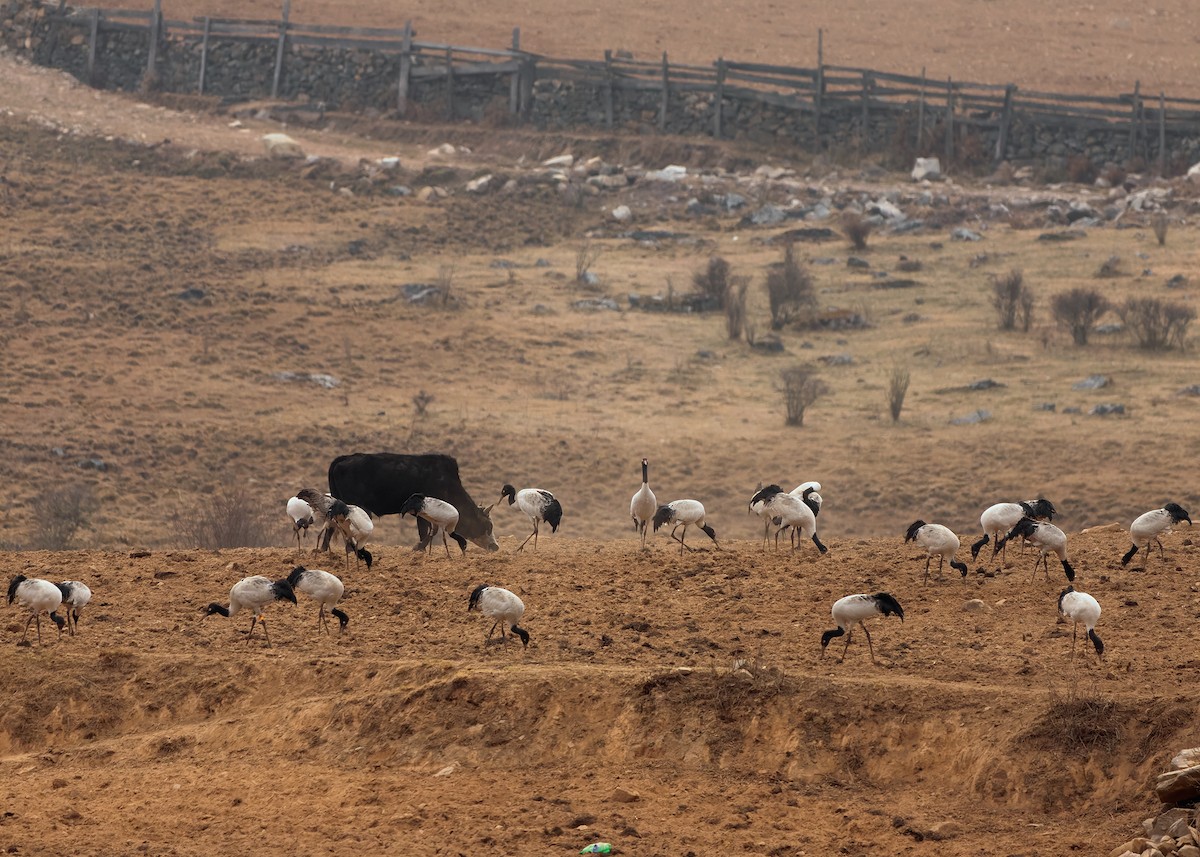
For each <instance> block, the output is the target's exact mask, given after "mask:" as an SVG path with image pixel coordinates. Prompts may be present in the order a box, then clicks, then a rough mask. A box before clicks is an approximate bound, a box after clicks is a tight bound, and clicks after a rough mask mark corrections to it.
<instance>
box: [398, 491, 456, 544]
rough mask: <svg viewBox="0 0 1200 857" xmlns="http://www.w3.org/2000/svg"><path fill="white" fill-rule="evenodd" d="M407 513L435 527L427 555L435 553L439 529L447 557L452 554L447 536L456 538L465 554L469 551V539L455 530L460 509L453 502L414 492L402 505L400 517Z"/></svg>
mask: <svg viewBox="0 0 1200 857" xmlns="http://www.w3.org/2000/svg"><path fill="white" fill-rule="evenodd" d="M405 515H412V516H413V517H414V518H421V519H422V520H425V521H428V522H429V524H430V526H432V527H433V529H432V530H431V531H430V533H429V540H428V543H427V545H426V549H425V556H427V557H428V556H429V555H430V554H432V553H433V537H434V536H436V535H437V533H438V530H441V532H442V547H444V548H445V549H446V556H447V557H449V556H450V544H449V543H448V542H447V541H446V537H447V536H449V537H450V538H452V539H454V542H455V544H457V545H458V549H459V550H460V551H462V552H463V553H464V554H465V553H466V552H467V540H466V539H464V538H463V537H462V536H460V535H459V534H458V533H456V532H454V530H455V528H456V527H457V526H458V509H456V508H455V507H454V505H453V504H452V503H447V502H446V501H445V500H439V499H438V498H437V497H428V496H426V495H424V494H413V495H412V496H411V497H409V498H408V499H407V500H405V501H404V505H402V506H401V507H400V517H401V518H403V517H404V516H405Z"/></svg>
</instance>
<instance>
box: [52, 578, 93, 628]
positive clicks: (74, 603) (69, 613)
mask: <svg viewBox="0 0 1200 857" xmlns="http://www.w3.org/2000/svg"><path fill="white" fill-rule="evenodd" d="M58 591H59V592H61V593H62V603H63V614H64V617H65V618H66V620H67V631H68V632H69V633H70V635H71V636H72V637H74V636H75V632H76V631H77V630H78V629H79V611H80V610H82V609H83V608H84V607H87V606H88V603H89V602H90V601H91V600H92V590H91V589H90V588H89V587H88V585H87V584H86V583H80V582H79V581H78V580H64V581H63V582H62V583H59V584H58Z"/></svg>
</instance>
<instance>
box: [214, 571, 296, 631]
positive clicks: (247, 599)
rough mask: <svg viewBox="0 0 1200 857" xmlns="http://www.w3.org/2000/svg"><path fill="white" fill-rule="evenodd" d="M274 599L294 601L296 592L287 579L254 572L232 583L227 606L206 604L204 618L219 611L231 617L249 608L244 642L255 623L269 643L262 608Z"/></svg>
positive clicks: (273, 601)
mask: <svg viewBox="0 0 1200 857" xmlns="http://www.w3.org/2000/svg"><path fill="white" fill-rule="evenodd" d="M276 601H290V602H292V603H293V604H295V603H296V593H295V591H294V590H293V589H292V585H291V584H290V583H288V582H287V579H286V578H284V579H282V580H271V578H269V577H263V576H262V575H261V574H256V575H253V576H251V577H243V578H242V579H241V580H239V581H238V582H237V583H235V584H234V585H233V588H232V589H230V590H229V606H228V607H223V606H222V605H220V604H217V603H216V602H213V603H212V604H209V605H208V608H207V609H206V610H205V611H204V616H205V618H207V617H209V616H211V615H212V614H214V613H220V614H221V615H222V616H225V617H226V618H230V619H232V618H233V617H234V616H236V615H237V614H238V613H240V612H242V611H243V610H249V611H250V612H251V613H252V614H253V618H251V620H250V632H249V633H248V634H246V642H247V643H249V642H250V638H251V637H253V636H254V626H255V624H261V625H262V629H263V636H264V637H265V638H266V640H267V645H268V646H269V645H271V635H270V634H268V633H267V620H266V619H264V618H263V615H262V613H263V610H265V609H266V608H267V605H269V604H273V603H275V602H276Z"/></svg>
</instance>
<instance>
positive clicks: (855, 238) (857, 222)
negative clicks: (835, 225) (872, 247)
mask: <svg viewBox="0 0 1200 857" xmlns="http://www.w3.org/2000/svg"><path fill="white" fill-rule="evenodd" d="M842 231H844V232H845V233H846V239H847V240H848V241H849V242H850V246H851V247H853V248H854V249H855V250H866V249H867V236H869V235H870V234H871V221H870V220H868V219H867V218H865V217H863V216H862V215H861V214H859V213H858V212H856V211H848V212H846V213H845V214H844V215H842Z"/></svg>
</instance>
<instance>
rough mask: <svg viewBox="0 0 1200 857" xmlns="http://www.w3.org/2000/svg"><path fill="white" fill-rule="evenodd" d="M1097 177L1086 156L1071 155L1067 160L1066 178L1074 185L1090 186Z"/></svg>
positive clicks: (1089, 159) (1094, 168) (1094, 167)
mask: <svg viewBox="0 0 1200 857" xmlns="http://www.w3.org/2000/svg"><path fill="white" fill-rule="evenodd" d="M1097 175H1098V172H1097V171H1096V165H1095V164H1093V163H1092V159H1091V158H1089V157H1088V156H1087V155H1071V157H1069V158H1067V177H1068V178H1069V179H1070V180H1071V181H1073V182H1075V183H1076V184H1091V183H1092V182H1094V181H1095V180H1096V176H1097Z"/></svg>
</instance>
